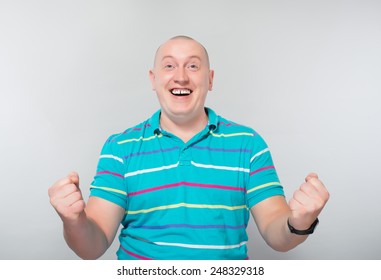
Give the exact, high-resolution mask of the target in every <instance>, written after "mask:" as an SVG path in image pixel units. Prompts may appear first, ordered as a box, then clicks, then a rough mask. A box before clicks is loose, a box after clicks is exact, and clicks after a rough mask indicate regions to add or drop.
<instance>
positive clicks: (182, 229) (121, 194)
mask: <svg viewBox="0 0 381 280" xmlns="http://www.w3.org/2000/svg"><path fill="white" fill-rule="evenodd" d="M149 78H150V81H151V84H152V88H153V90H154V91H155V92H156V94H157V97H158V100H159V103H160V110H158V111H157V112H155V113H154V114H153V115H152V117H151V118H149V119H147V120H146V121H144V122H142V123H140V124H138V125H136V126H134V127H131V128H129V129H127V130H125V131H124V132H122V133H119V134H115V135H112V136H110V137H109V139H107V141H106V143H105V144H104V147H103V149H102V151H101V155H100V157H99V162H98V168H97V173H96V175H95V177H94V181H93V182H92V184H91V187H90V188H91V193H90V197H89V199H88V201H87V203H85V201H84V198H83V196H82V194H81V191H80V188H79V176H78V174H77V173H76V172H72V173H71V174H69V175H68V176H66V177H64V178H62V179H60V180H59V181H57V182H56V183H55V184H54V185H53V186H51V187H50V188H49V196H50V201H51V204H52V205H53V207H54V208H55V210H56V211H57V213H58V214H59V216H60V217H61V219H62V221H63V228H64V237H65V240H66V242H67V244H68V245H69V247H70V248H71V249H72V250H73V251H74V252H75V253H76V254H77V255H78V256H79V257H81V258H83V259H97V258H99V257H100V256H102V255H103V254H104V253H105V252H106V250H107V249H108V248H109V246H110V245H111V244H112V242H113V240H114V238H115V236H116V234H117V231H118V228H119V226H120V225H122V229H121V232H120V233H119V241H120V247H119V249H118V251H117V256H118V259H132V260H137V259H138V260H139V259H215V260H217V259H248V255H247V246H246V243H247V240H248V236H247V232H246V227H247V224H248V221H249V217H250V214H251V215H253V217H254V220H255V222H256V225H257V227H258V229H259V231H260V233H261V235H262V237H263V238H264V240H265V241H266V243H267V244H268V245H269V246H271V247H272V248H273V249H275V250H277V251H288V250H290V249H292V248H294V247H295V246H297V245H299V244H300V243H302V242H303V241H305V240H306V238H307V237H308V236H309V235H310V234H311V233H313V231H314V229H315V227H316V225H317V223H318V215H319V214H320V212H321V211H322V209H323V208H324V206H325V204H326V202H327V201H328V199H329V193H328V191H327V189H326V188H325V186H324V184H323V183H322V182H321V181H320V180H319V178H318V176H317V174H315V173H310V174H308V175H307V176H306V178H305V182H304V183H302V184H301V186H300V187H299V189H297V190H296V191H295V193H294V195H293V197H292V198H291V199H290V201H289V202H288V203H287V202H286V200H285V196H284V192H283V187H282V185H281V183H280V181H279V178H278V176H277V173H276V170H275V167H274V163H273V161H272V157H271V154H270V151H269V148H268V146H267V145H266V143H265V141H264V140H263V138H262V137H261V136H260V135H259V134H258V133H257V132H256V131H254V130H253V129H251V128H249V127H246V126H243V125H240V124H237V123H234V122H232V121H230V120H227V119H224V118H223V117H221V116H219V115H217V114H216V113H215V112H214V111H213V110H212V109H210V108H206V107H205V100H206V97H207V94H208V92H209V91H211V90H212V88H213V78H214V71H213V70H211V69H210V64H209V57H208V53H207V51H206V49H205V48H204V47H203V46H202V45H201V44H200V43H199V42H197V41H196V40H194V39H192V38H190V37H186V36H177V37H174V38H171V39H169V40H168V41H166V42H165V43H164V44H162V45H161V46H160V47H159V48H158V50H157V52H156V55H155V61H154V66H153V68H152V69H151V70H150V71H149Z"/></svg>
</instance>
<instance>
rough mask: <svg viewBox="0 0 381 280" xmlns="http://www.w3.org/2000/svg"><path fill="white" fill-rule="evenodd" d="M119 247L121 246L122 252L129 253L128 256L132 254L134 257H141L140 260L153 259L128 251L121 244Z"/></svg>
mask: <svg viewBox="0 0 381 280" xmlns="http://www.w3.org/2000/svg"><path fill="white" fill-rule="evenodd" d="M120 248H122V250H123V251H124V252H126V253H127V254H129V255H130V256H133V257H135V258H138V259H141V260H153V259H150V258H147V257H143V256H140V255H138V254H135V253H132V252H130V251H128V250H126V249H124V248H123V246H120Z"/></svg>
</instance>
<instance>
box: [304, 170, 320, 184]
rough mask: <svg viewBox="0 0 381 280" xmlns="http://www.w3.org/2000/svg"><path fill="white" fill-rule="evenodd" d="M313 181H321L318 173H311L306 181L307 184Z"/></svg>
mask: <svg viewBox="0 0 381 280" xmlns="http://www.w3.org/2000/svg"><path fill="white" fill-rule="evenodd" d="M311 179H319V177H318V175H317V174H316V173H313V172H311V173H310V174H308V175H307V177H306V179H305V180H306V182H308V181H309V180H311Z"/></svg>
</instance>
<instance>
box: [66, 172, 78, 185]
mask: <svg viewBox="0 0 381 280" xmlns="http://www.w3.org/2000/svg"><path fill="white" fill-rule="evenodd" d="M68 177H69V179H70V181H71V182H72V183H73V184H74V185H76V186H77V188H79V175H78V173H77V172H75V171H72V172H70V174H69V176H68Z"/></svg>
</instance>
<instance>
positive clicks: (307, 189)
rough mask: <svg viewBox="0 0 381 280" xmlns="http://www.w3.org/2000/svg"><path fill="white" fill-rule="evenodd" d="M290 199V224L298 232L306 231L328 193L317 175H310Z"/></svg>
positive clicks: (326, 198)
mask: <svg viewBox="0 0 381 280" xmlns="http://www.w3.org/2000/svg"><path fill="white" fill-rule="evenodd" d="M305 181H306V182H305V183H303V184H302V185H301V186H300V188H299V189H298V190H297V191H295V193H294V195H293V197H292V198H291V199H290V202H289V206H290V209H291V216H290V218H289V222H290V224H291V225H292V226H293V227H294V228H296V229H299V230H305V229H308V228H309V227H310V226H311V224H312V223H313V222H314V221H315V219H316V218H317V216H318V215H319V214H320V212H321V210H322V209H323V208H324V206H325V204H326V203H327V201H328V199H329V193H328V191H327V189H326V188H325V186H324V184H323V183H322V182H321V181H320V180H319V178H318V176H317V174H315V173H310V174H309V175H308V176H307V177H306V179H305Z"/></svg>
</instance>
